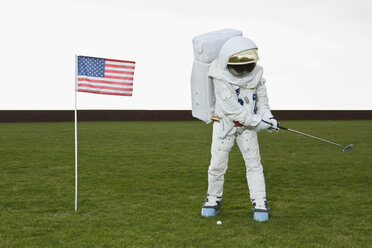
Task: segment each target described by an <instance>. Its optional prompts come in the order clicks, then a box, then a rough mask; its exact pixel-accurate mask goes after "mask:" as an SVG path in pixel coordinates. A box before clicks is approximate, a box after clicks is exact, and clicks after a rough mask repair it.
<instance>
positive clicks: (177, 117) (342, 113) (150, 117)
mask: <svg viewBox="0 0 372 248" xmlns="http://www.w3.org/2000/svg"><path fill="white" fill-rule="evenodd" d="M272 112H273V114H274V116H275V117H276V118H277V119H278V120H372V110H273V111H272ZM73 120H74V111H73V110H0V122H25V121H73ZM78 120H79V121H184V120H196V119H195V118H193V117H192V115H191V110H79V111H78Z"/></svg>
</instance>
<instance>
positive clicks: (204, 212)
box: [201, 208, 220, 217]
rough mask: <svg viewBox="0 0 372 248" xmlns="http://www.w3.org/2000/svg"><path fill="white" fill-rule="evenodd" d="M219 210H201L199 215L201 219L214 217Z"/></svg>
mask: <svg viewBox="0 0 372 248" xmlns="http://www.w3.org/2000/svg"><path fill="white" fill-rule="evenodd" d="M219 212H220V210H216V209H214V208H202V210H201V215H202V216H203V217H214V216H216V215H217V214H218V213H219Z"/></svg>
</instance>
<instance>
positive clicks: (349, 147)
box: [278, 126, 354, 152]
mask: <svg viewBox="0 0 372 248" xmlns="http://www.w3.org/2000/svg"><path fill="white" fill-rule="evenodd" d="M278 127H279V128H280V129H283V130H286V131H290V132H293V133H297V134H300V135H304V136H307V137H309V138H313V139H317V140H320V141H323V142H326V143H329V144H332V145H336V146H338V147H340V148H342V150H343V151H344V152H347V151H349V150H351V149H352V148H353V146H354V145H353V144H350V145H348V146H345V147H343V146H342V145H340V144H337V143H334V142H331V141H329V140H325V139H321V138H318V137H315V136H312V135H310V134H306V133H302V132H299V131H296V130H293V129H289V128H286V127H283V126H278Z"/></svg>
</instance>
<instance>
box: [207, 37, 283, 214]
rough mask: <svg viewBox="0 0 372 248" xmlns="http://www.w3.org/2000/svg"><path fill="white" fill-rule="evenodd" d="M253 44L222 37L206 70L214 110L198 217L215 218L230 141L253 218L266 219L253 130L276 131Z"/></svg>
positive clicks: (264, 196) (263, 180)
mask: <svg viewBox="0 0 372 248" xmlns="http://www.w3.org/2000/svg"><path fill="white" fill-rule="evenodd" d="M257 60H258V54H257V46H256V45H255V44H254V43H253V42H252V41H251V40H249V39H248V38H245V37H242V36H237V37H232V38H230V39H228V40H227V41H226V42H225V43H224V44H223V45H222V47H221V50H220V52H219V56H218V58H217V59H215V60H213V62H212V63H211V64H210V66H209V77H211V78H213V84H214V92H215V98H216V100H215V108H214V114H213V115H214V119H215V120H216V121H215V122H214V123H213V138H212V148H211V155H212V157H211V162H210V166H209V170H208V195H207V199H206V201H205V202H204V204H203V206H202V216H204V217H209V216H215V215H217V214H218V212H219V210H220V207H221V201H222V195H223V184H224V175H225V172H226V170H227V167H228V155H229V152H230V150H231V148H232V146H233V145H234V141H235V140H236V142H237V144H238V146H239V149H240V151H241V153H242V155H243V158H244V161H245V165H246V169H247V170H246V176H247V181H248V187H249V191H250V198H251V201H252V203H253V208H252V210H253V212H254V219H255V220H257V221H267V220H268V212H269V210H270V209H269V206H268V204H267V201H266V192H265V179H264V174H263V168H262V165H261V162H260V160H261V158H260V154H259V146H258V141H257V132H258V131H261V130H269V131H272V130H276V131H278V130H279V128H278V122H277V121H276V120H275V119H274V118H273V116H272V114H271V111H270V107H269V105H268V97H267V93H266V87H265V79H263V78H262V74H263V69H262V67H260V66H258V65H256V62H257Z"/></svg>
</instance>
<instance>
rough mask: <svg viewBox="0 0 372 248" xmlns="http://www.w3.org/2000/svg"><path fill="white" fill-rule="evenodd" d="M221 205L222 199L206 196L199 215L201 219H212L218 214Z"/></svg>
mask: <svg viewBox="0 0 372 248" xmlns="http://www.w3.org/2000/svg"><path fill="white" fill-rule="evenodd" d="M221 205H222V197H216V196H207V199H205V201H204V203H203V206H202V210H201V215H202V216H203V217H214V216H216V215H217V214H218V213H219V212H220V208H221Z"/></svg>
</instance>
